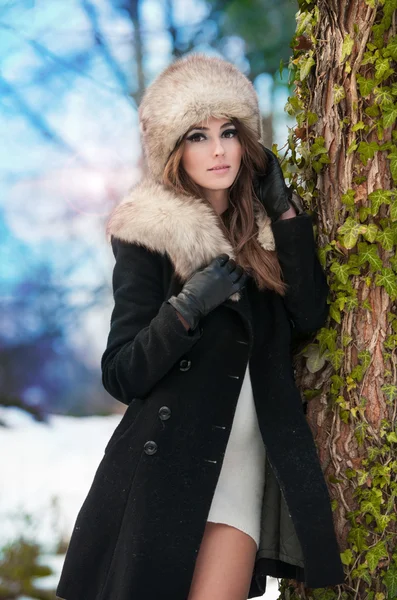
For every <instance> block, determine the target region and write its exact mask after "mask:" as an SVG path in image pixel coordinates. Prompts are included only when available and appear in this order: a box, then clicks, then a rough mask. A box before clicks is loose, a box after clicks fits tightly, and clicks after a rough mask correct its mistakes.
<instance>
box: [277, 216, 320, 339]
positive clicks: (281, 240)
mask: <svg viewBox="0 0 397 600" xmlns="http://www.w3.org/2000/svg"><path fill="white" fill-rule="evenodd" d="M272 230H273V235H274V239H275V243H276V250H277V255H278V259H279V262H280V265H281V269H282V272H283V277H284V281H285V283H286V284H287V286H288V289H287V292H286V295H285V296H284V304H285V307H286V309H287V312H288V314H289V317H290V319H291V320H292V324H293V326H294V329H295V331H294V333H295V334H297V335H298V336H300V335H301V334H303V335H306V334H310V333H312V332H314V331H316V330H317V329H320V328H321V327H323V326H324V324H325V322H326V319H327V316H328V312H329V306H328V304H327V297H328V292H329V287H328V284H327V279H326V276H325V273H324V271H323V269H322V267H321V264H320V261H319V259H318V257H317V250H316V244H315V240H314V235H313V225H312V219H311V217H310V215H308V214H307V213H302V214H301V215H298V216H296V217H293V218H291V219H284V220H281V221H280V220H279V221H276V222H275V223H273V224H272Z"/></svg>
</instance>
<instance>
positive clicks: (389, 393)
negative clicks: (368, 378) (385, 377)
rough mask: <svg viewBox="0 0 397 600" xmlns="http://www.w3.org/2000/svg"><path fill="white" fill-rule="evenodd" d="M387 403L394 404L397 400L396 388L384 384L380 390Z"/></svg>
mask: <svg viewBox="0 0 397 600" xmlns="http://www.w3.org/2000/svg"><path fill="white" fill-rule="evenodd" d="M380 389H381V390H382V392H383V393H384V395H385V396H386V398H387V399H388V400H389V402H394V400H395V399H396V398H397V386H395V385H391V384H389V383H386V384H385V385H382V387H381V388H380Z"/></svg>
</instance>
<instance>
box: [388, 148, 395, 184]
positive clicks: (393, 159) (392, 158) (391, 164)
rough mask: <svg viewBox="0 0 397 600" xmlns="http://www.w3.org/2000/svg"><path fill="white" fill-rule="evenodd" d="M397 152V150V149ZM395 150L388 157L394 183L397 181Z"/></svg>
mask: <svg viewBox="0 0 397 600" xmlns="http://www.w3.org/2000/svg"><path fill="white" fill-rule="evenodd" d="M396 150H397V149H396ZM396 150H394V151H393V152H391V153H390V154H388V155H387V158H388V159H389V160H390V172H391V175H392V177H393V181H395V182H396V181H397V151H396Z"/></svg>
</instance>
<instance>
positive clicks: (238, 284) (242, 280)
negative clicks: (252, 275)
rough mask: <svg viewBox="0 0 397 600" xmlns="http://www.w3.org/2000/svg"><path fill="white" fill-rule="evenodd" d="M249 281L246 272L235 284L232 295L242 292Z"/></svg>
mask: <svg viewBox="0 0 397 600" xmlns="http://www.w3.org/2000/svg"><path fill="white" fill-rule="evenodd" d="M247 279H248V273H246V272H245V271H244V272H243V274H242V275H241V277H240V278H239V279H238V280H237V281H236V282H235V283H234V284H233V288H232V294H234V292H237V291H238V290H241V289H242V288H243V287H244V286H245V284H246V283H247Z"/></svg>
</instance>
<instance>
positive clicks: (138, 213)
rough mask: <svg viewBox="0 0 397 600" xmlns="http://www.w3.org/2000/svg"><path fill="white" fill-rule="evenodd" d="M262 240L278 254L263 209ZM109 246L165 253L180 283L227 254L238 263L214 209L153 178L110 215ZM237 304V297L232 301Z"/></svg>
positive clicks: (260, 214)
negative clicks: (113, 241)
mask: <svg viewBox="0 0 397 600" xmlns="http://www.w3.org/2000/svg"><path fill="white" fill-rule="evenodd" d="M255 219H256V223H257V225H258V241H259V243H260V244H261V246H262V247H263V248H264V249H265V250H274V249H275V242H274V237H273V232H272V229H271V221H270V219H269V217H267V216H266V214H265V212H264V211H262V210H260V212H257V213H256V215H255ZM106 233H107V237H108V241H110V236H114V237H116V238H119V239H120V240H123V241H125V242H131V243H135V244H140V245H141V246H145V247H146V248H148V249H149V250H152V251H155V252H160V253H161V254H167V255H168V257H169V258H170V260H171V262H172V264H173V267H174V269H175V273H176V275H178V277H179V278H180V279H181V281H183V282H184V281H186V280H187V279H189V277H190V276H191V275H193V273H195V271H197V270H198V269H200V268H203V267H205V266H207V265H208V264H209V263H210V262H211V261H212V260H213V259H214V258H215V257H216V256H218V255H219V254H223V253H226V254H228V255H229V256H230V258H235V253H234V250H233V247H232V245H231V244H230V242H229V241H228V240H227V239H226V238H225V236H224V234H223V232H222V230H221V228H220V227H219V223H218V221H217V216H216V213H215V212H214V210H213V209H212V208H211V207H210V206H209V205H208V204H206V203H204V202H200V201H199V200H197V199H196V198H193V197H189V196H183V197H182V196H179V195H177V194H175V193H174V192H172V191H170V190H169V189H167V188H165V186H163V185H162V184H158V183H156V182H155V181H153V180H150V179H147V178H145V179H143V180H142V181H140V182H139V183H138V184H137V185H136V186H135V187H134V188H133V189H132V190H131V191H130V193H129V194H128V195H127V196H126V197H125V198H124V199H123V200H122V202H121V203H120V204H119V205H118V206H116V208H115V209H114V210H113V211H112V213H111V214H110V217H109V219H108V223H107V229H106ZM232 299H234V300H238V299H239V294H238V293H237V294H235V295H234V297H232Z"/></svg>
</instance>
